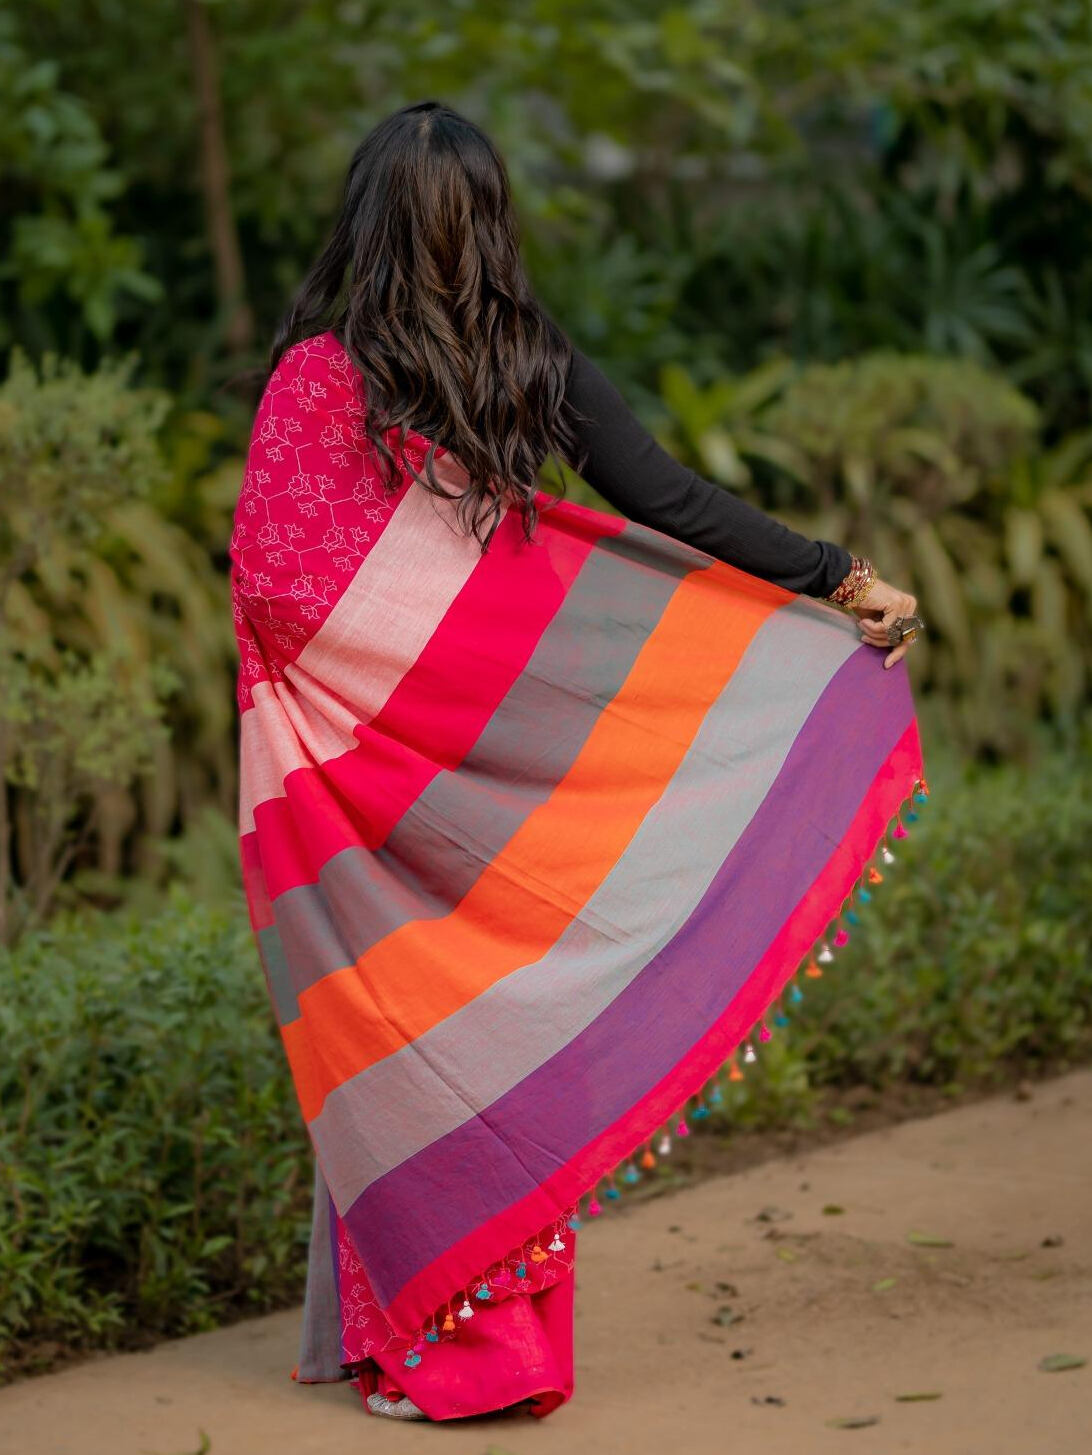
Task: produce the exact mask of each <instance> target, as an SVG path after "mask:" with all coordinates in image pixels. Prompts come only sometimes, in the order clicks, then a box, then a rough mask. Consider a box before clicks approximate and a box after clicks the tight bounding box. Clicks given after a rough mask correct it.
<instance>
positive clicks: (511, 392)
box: [270, 101, 581, 550]
mask: <svg viewBox="0 0 1092 1455" xmlns="http://www.w3.org/2000/svg"><path fill="white" fill-rule="evenodd" d="M324 329H330V330H332V331H333V332H334V334H335V335H336V337H337V338H338V339H339V340H340V341H341V343H342V344H343V345H344V346H345V348H346V349H347V351H348V353H349V356H350V357H351V358H352V360H353V362H354V363H355V365H356V367H357V369H358V370H359V371H360V374H361V376H362V379H363V383H364V393H365V406H366V407H365V421H364V423H365V428H366V430H367V433H368V437H369V439H370V440H371V442H372V443H373V444H374V446H375V449H376V452H377V455H378V456H379V458H380V460H381V461H382V462H383V464H384V468H385V472H386V479H387V482H388V484H389V485H391V486H393V485H395V484H396V483H397V480H398V477H399V474H400V471H401V470H403V469H408V468H410V467H409V466H408V464H407V462H406V460H405V455H404V447H405V440H406V435H407V433H409V432H410V431H414V432H416V433H417V434H419V435H423V436H424V437H425V438H426V439H427V440H428V441H430V444H431V448H430V449H429V451H428V455H427V457H426V459H425V462H424V472H423V474H418V475H417V477H416V478H417V479H418V481H419V482H420V484H421V485H423V486H424V487H425V488H426V489H428V490H431V491H432V492H433V493H434V494H437V495H441V496H444V497H445V498H448V499H451V498H453V496H452V492H451V491H450V490H449V489H447V488H446V487H445V486H444V485H442V484H441V483H440V482H439V481H438V480H437V478H436V474H435V472H434V469H433V460H434V456H435V453H436V449H437V447H438V446H443V447H444V448H445V449H447V450H450V451H451V453H452V454H453V455H454V456H455V458H456V460H457V461H458V463H459V464H460V465H461V466H462V467H463V469H464V470H465V471H466V473H467V475H468V477H469V483H468V484H467V485H466V487H465V489H464V490H463V492H462V493H461V494H460V496H459V506H458V507H457V513H458V518H459V520H460V523H461V524H462V526H463V528H464V529H465V530H467V531H468V532H472V533H473V534H474V536H475V537H476V538H477V540H478V541H479V543H480V544H481V546H482V549H483V550H485V549H487V547H488V545H489V541H490V539H491V538H492V535H493V532H494V531H495V530H496V527H497V525H498V524H499V521H500V516H501V511H502V508H503V506H504V505H505V504H515V505H516V506H518V508H519V509H520V510H521V512H522V515H523V526H524V534H525V536H526V537H527V539H531V538H532V536H533V532H534V527H535V523H536V520H537V515H538V513H537V511H536V508H535V502H534V496H535V492H536V489H537V484H536V482H537V478H538V475H539V471H540V470H541V468H542V466H543V464H544V462H545V461H546V459H547V458H548V457H551V456H553V457H554V458H555V459H557V460H560V461H563V462H564V463H566V464H569V465H571V466H572V467H573V468H574V469H577V470H579V468H580V464H581V461H580V460H579V459H578V458H577V450H576V437H575V433H574V423H575V420H576V418H577V416H576V415H575V414H574V413H573V411H572V409H571V407H570V406H569V405H568V404H567V402H566V399H565V380H566V377H567V375H568V370H569V364H570V360H571V354H572V349H571V345H570V344H569V342H568V340H567V338H566V337H565V335H564V334H563V333H562V331H561V330H560V329H559V328H558V326H557V325H556V324H555V323H554V322H553V321H552V319H550V318H549V317H548V315H547V314H546V312H545V310H544V309H543V308H542V306H541V305H540V304H539V302H538V301H537V299H536V298H535V296H534V293H533V292H532V291H531V286H530V284H529V282H528V280H527V277H526V274H525V273H524V270H523V265H522V263H521V260H520V255H519V230H518V227H517V224H516V219H515V215H514V212H513V208H512V199H511V192H510V189H509V184H508V176H507V173H506V171H505V167H504V163H503V161H502V160H501V157H500V155H499V153H498V152H497V149H496V148H495V147H494V145H493V143H492V142H491V141H490V140H489V138H488V137H487V136H486V135H485V133H484V132H483V131H481V130H480V128H479V127H477V126H475V125H474V124H473V122H470V121H468V120H467V119H466V118H465V117H463V116H460V115H459V114H458V112H455V111H452V110H451V108H450V107H447V106H444V105H441V104H440V103H439V102H436V101H424V102H421V103H419V104H417V105H414V106H406V107H404V108H403V109H402V110H400V111H396V112H394V113H393V115H391V116H388V117H387V118H386V120H385V121H382V122H380V123H379V125H378V126H376V127H375V129H374V130H373V131H371V132H370V133H369V134H368V136H366V137H365V138H364V140H363V141H362V142H361V144H360V146H359V147H358V148H357V150H356V152H355V153H354V155H353V158H352V161H351V163H350V165H349V171H348V175H347V177H346V180H345V189H344V196H343V201H342V206H341V212H340V215H339V216H338V219H337V221H336V223H335V224H334V228H333V231H332V233H331V235H330V238H329V241H328V242H327V243H326V245H325V246H324V248H323V249H322V251H321V253H320V254H319V256H318V258H317V259H316V260H315V262H314V264H313V265H312V267H311V269H310V271H309V272H308V274H307V276H306V277H305V278H304V280H303V283H302V284H301V285H300V288H299V291H298V293H297V294H296V297H295V299H294V301H293V303H292V306H291V308H290V309H289V310H288V312H287V314H286V315H285V317H284V319H283V321H282V322H281V325H280V327H279V329H278V331H277V334H276V338H275V340H274V343H273V348H272V352H271V356H270V367H271V368H275V367H276V365H277V361H278V360H279V359H280V357H281V355H282V354H283V353H284V351H285V350H286V349H287V348H288V347H289V345H291V344H292V343H295V342H296V341H297V340H299V339H302V338H309V337H311V336H313V335H314V334H316V333H321V332H322V331H323V330H324ZM392 430H394V431H395V432H396V433H395V434H394V435H393V436H391V438H392V439H394V440H395V441H397V443H396V445H395V448H394V449H392V448H391V446H390V444H389V442H388V439H387V438H385V436H388V434H389V432H390V431H392Z"/></svg>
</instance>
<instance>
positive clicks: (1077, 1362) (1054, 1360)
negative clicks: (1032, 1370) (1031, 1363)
mask: <svg viewBox="0 0 1092 1455" xmlns="http://www.w3.org/2000/svg"><path fill="white" fill-rule="evenodd" d="M1087 1363H1088V1360H1087V1359H1085V1358H1084V1357H1083V1356H1082V1355H1080V1354H1048V1355H1046V1357H1045V1358H1043V1359H1040V1360H1039V1368H1040V1369H1042V1370H1044V1371H1045V1372H1046V1373H1047V1374H1060V1373H1061V1371H1062V1370H1063V1369H1083V1368H1084V1366H1085V1365H1086V1364H1087Z"/></svg>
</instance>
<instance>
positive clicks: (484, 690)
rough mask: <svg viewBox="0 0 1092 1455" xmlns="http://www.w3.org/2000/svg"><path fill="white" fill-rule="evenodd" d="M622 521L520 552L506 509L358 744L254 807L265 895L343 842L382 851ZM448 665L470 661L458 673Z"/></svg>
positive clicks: (311, 874) (315, 866) (312, 870)
mask: <svg viewBox="0 0 1092 1455" xmlns="http://www.w3.org/2000/svg"><path fill="white" fill-rule="evenodd" d="M585 517H587V518H585ZM623 526H624V522H623V521H621V520H614V519H613V518H612V517H610V516H605V515H599V514H597V513H595V512H586V513H585V512H582V513H581V514H580V515H579V516H577V517H575V518H573V517H570V518H569V519H567V520H566V522H565V528H563V529H554V530H552V531H550V532H549V533H546V532H544V533H543V535H542V537H541V541H540V543H537V544H535V545H533V546H530V547H527V548H523V547H521V546H520V544H519V540H518V536H519V533H520V532H521V530H522V523H521V522H520V520H519V517H518V515H517V514H515V513H513V512H510V513H509V515H508V516H506V518H505V520H504V521H503V522H502V524H501V526H500V527H499V529H498V531H497V537H496V539H495V541H494V544H493V546H492V547H491V548H490V550H489V551H488V552H487V553H486V554H485V555H484V556H483V557H482V560H481V562H480V563H479V564H478V565H477V566H475V568H474V571H473V572H472V573H471V575H470V577H469V579H468V581H467V582H466V585H465V586H464V587H463V588H462V590H461V591H460V592H459V594H458V596H457V597H456V598H455V600H454V602H453V603H452V605H451V607H450V609H449V610H448V612H447V613H446V614H445V616H444V618H443V621H442V622H441V623H440V625H439V626H438V627H437V629H436V631H435V632H434V634H433V636H432V637H431V639H430V640H429V642H428V644H427V645H426V647H425V649H424V651H423V652H422V653H421V655H420V656H419V657H418V659H417V661H416V662H415V663H414V665H413V666H412V667H411V668H410V670H409V672H407V674H406V676H405V677H404V678H403V680H402V682H401V683H400V684H399V686H398V687H397V688H396V689H395V691H394V693H393V694H392V695H391V698H390V699H389V701H388V702H387V703H386V704H385V705H384V707H383V709H382V711H381V712H380V713H379V715H378V716H377V717H376V718H374V719H373V720H372V721H371V722H370V723H368V724H367V725H365V726H362V727H358V728H357V729H356V734H357V736H358V737H359V738H360V746H359V747H358V748H354V749H351V750H350V751H349V752H347V753H344V754H342V755H341V756H340V757H338V758H335V759H333V760H331V761H330V762H327V763H324V764H322V765H321V766H320V767H318V768H299V769H296V770H295V771H294V772H292V773H289V774H288V775H287V777H286V778H285V780H284V787H285V796H284V797H283V798H282V797H278V798H273V799H268V800H266V802H264V803H260V804H257V805H256V806H255V810H254V821H255V831H254V835H246V836H244V841H245V839H246V838H250V837H254V836H257V838H258V839H259V841H260V843H261V863H262V868H263V870H264V874H265V887H266V892H267V895H268V898H269V899H275V898H276V897H277V895H279V894H283V893H284V892H285V890H288V889H292V888H294V887H295V886H296V885H299V884H306V883H313V882H315V880H316V879H317V877H318V872H319V870H320V869H321V867H322V865H323V864H324V863H326V861H327V860H328V859H329V858H331V857H332V855H334V854H336V853H339V852H340V851H341V850H343V849H346V848H350V847H358V846H359V847H364V848H368V849H375V848H378V847H379V845H380V844H382V843H383V842H384V841H385V840H386V838H387V836H388V834H389V833H390V831H391V829H392V828H393V827H394V825H395V824H396V823H397V822H398V820H399V819H400V818H401V817H402V816H403V814H404V813H405V812H406V810H407V809H408V808H409V807H410V806H411V805H412V804H413V803H414V802H415V801H416V799H417V798H418V797H419V795H420V794H421V792H422V791H423V790H424V789H425V787H426V786H427V785H428V784H429V783H430V782H431V781H432V779H433V778H434V777H435V776H436V774H437V773H438V772H440V771H441V769H442V768H453V767H455V766H457V764H458V763H459V762H460V761H461V760H462V759H463V757H465V755H466V753H467V752H468V751H469V750H470V748H471V747H472V746H473V745H474V743H475V742H476V741H477V739H478V737H479V735H480V734H481V731H482V729H483V728H484V727H485V725H486V723H487V722H488V721H489V718H490V717H491V716H492V714H493V713H494V712H495V711H496V708H497V705H498V703H499V702H500V701H501V700H502V699H503V697H504V695H505V694H506V693H507V692H508V690H509V689H510V687H511V685H512V683H513V682H514V681H515V680H516V678H517V677H518V676H519V674H520V672H521V671H522V670H523V669H524V667H525V666H526V664H527V660H528V658H529V657H530V656H531V653H532V652H533V651H534V649H535V646H536V645H537V643H538V640H539V638H540V637H541V635H542V633H543V632H544V631H545V629H546V627H547V626H548V625H549V623H550V621H551V619H552V618H553V616H554V615H555V614H556V612H557V610H558V608H559V607H560V606H561V604H562V602H563V601H564V599H565V596H566V593H567V592H568V590H569V587H570V586H571V585H572V583H573V581H574V580H575V578H576V576H577V573H578V572H579V570H580V568H581V566H582V565H583V564H584V562H585V560H586V559H587V557H588V555H589V554H590V553H591V551H592V549H593V548H594V546H595V543H596V540H597V539H600V538H602V537H603V536H604V535H609V534H615V533H616V532H618V531H620V530H621V529H622V528H623ZM514 537H515V538H514ZM452 662H459V663H462V664H465V666H464V667H463V668H461V669H460V670H459V672H457V673H456V672H453V671H452V669H451V663H452ZM445 664H446V666H445Z"/></svg>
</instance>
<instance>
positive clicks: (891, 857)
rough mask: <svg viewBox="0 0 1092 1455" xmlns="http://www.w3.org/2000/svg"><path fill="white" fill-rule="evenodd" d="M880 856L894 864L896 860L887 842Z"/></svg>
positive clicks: (887, 862) (885, 861)
mask: <svg viewBox="0 0 1092 1455" xmlns="http://www.w3.org/2000/svg"><path fill="white" fill-rule="evenodd" d="M880 858H881V859H882V860H883V861H884V863H885V864H893V863H894V862H895V856H894V854H893V853H892V852H891V850H890V849H889V848H888V847H887V845H886V844H884V846H883V852H882V853H881V854H880Z"/></svg>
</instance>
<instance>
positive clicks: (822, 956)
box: [815, 940, 834, 965]
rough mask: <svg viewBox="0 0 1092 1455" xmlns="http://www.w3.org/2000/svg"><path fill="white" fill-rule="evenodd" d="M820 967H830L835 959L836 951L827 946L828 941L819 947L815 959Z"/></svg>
mask: <svg viewBox="0 0 1092 1455" xmlns="http://www.w3.org/2000/svg"><path fill="white" fill-rule="evenodd" d="M815 958H816V959H817V960H818V961H819V964H820V965H829V964H830V962H831V961H832V960H833V959H834V951H833V950H832V949H831V948H830V946H829V945H828V944H827V942H826V940H824V941H823V943H822V944H821V945H820V947H819V953H818V955H816V957H815Z"/></svg>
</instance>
